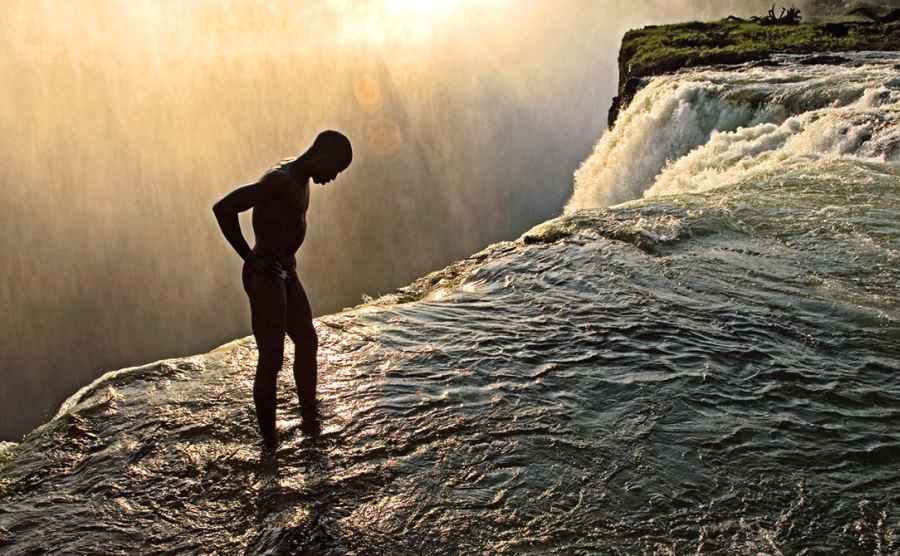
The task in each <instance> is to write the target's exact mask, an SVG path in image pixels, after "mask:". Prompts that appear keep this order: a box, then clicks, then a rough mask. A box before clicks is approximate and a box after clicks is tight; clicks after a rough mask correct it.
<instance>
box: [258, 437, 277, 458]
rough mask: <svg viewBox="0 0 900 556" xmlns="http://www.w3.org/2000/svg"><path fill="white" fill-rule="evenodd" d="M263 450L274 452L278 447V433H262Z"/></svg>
mask: <svg viewBox="0 0 900 556" xmlns="http://www.w3.org/2000/svg"><path fill="white" fill-rule="evenodd" d="M262 448H263V452H266V453H271V454H274V453H275V450H277V449H278V433H277V432H271V433H266V434H263V435H262Z"/></svg>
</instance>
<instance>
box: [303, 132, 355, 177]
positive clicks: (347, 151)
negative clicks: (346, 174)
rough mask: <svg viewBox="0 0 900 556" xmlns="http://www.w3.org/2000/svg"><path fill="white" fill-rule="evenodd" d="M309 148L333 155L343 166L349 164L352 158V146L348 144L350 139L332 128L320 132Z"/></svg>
mask: <svg viewBox="0 0 900 556" xmlns="http://www.w3.org/2000/svg"><path fill="white" fill-rule="evenodd" d="M309 150H310V151H313V152H325V153H327V154H329V155H333V156H334V157H335V160H336V161H338V162H340V163H342V166H343V167H344V168H346V167H347V166H350V162H351V161H352V160H353V147H351V146H350V140H349V139H347V136H346V135H344V134H343V133H341V132H340V131H334V130H333V129H326V130H325V131H323V132H322V133H320V134H319V135H318V136H317V137H316V140H315V141H313V144H312V147H310V148H309Z"/></svg>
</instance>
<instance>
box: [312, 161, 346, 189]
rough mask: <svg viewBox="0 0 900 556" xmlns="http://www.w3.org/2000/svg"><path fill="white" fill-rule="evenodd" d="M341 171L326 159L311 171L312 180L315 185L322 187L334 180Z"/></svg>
mask: <svg viewBox="0 0 900 556" xmlns="http://www.w3.org/2000/svg"><path fill="white" fill-rule="evenodd" d="M342 170H343V168H341V167H340V166H338V165H337V164H335V163H334V161H332V160H330V159H327V158H326V159H324V160H322V163H321V164H317V165H316V167H315V168H314V169H313V172H312V180H313V182H315V183H320V184H323V185H324V184H326V183H328V182H330V181H332V180H333V179H334V178H336V177H337V175H338V174H340V173H341V171H342Z"/></svg>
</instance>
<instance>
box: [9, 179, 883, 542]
mask: <svg viewBox="0 0 900 556" xmlns="http://www.w3.org/2000/svg"><path fill="white" fill-rule="evenodd" d="M830 168H831V170H830V173H827V174H821V175H819V176H817V177H816V178H815V182H814V187H813V186H812V185H813V183H812V182H811V181H810V180H811V179H812V178H810V177H809V176H805V175H803V174H802V173H797V174H791V173H788V174H785V175H781V176H778V177H777V178H776V179H773V180H772V181H768V182H759V183H755V184H745V185H741V186H735V187H729V188H724V189H721V190H718V191H716V192H713V193H710V194H708V195H707V196H705V197H699V196H686V197H670V198H664V199H658V200H656V201H655V202H654V203H649V202H643V203H639V204H635V205H630V206H628V207H621V208H618V209H615V210H606V211H604V210H599V211H592V212H579V213H575V214H573V215H570V216H567V217H565V218H563V219H560V220H557V221H553V222H551V223H549V224H547V225H545V226H542V227H539V228H538V229H536V230H534V231H532V232H530V233H529V234H527V235H526V236H525V237H524V238H523V240H522V241H519V242H516V243H501V244H497V245H495V246H493V247H491V248H489V249H487V250H486V251H483V252H481V253H479V254H477V255H475V256H473V257H472V258H470V259H468V260H466V261H464V262H461V263H459V264H456V265H453V266H451V267H448V269H446V270H444V271H441V272H439V273H436V274H433V275H430V276H428V277H426V278H423V279H421V280H420V281H418V282H416V283H414V284H413V285H412V286H410V287H409V288H406V289H404V290H401V291H400V292H398V293H397V294H395V295H394V296H390V297H388V298H383V299H381V300H379V301H377V302H375V303H372V304H369V305H366V306H362V307H359V308H357V309H356V310H353V311H349V312H345V313H340V314H337V315H332V316H328V317H323V318H320V319H319V320H318V321H317V328H318V330H319V334H320V338H321V347H320V351H319V357H320V369H321V372H320V388H321V397H322V404H321V405H322V413H323V417H324V419H323V422H322V430H321V434H319V435H318V436H317V437H311V436H308V435H305V434H303V432H302V431H300V430H299V426H300V419H299V414H298V413H297V411H296V409H295V401H294V393H293V387H292V384H291V383H290V373H288V372H284V373H282V375H281V379H282V380H281V382H280V384H279V408H280V414H279V417H280V421H279V427H280V429H281V431H282V443H281V445H280V447H279V449H278V452H277V454H276V457H275V459H274V460H265V461H260V452H259V448H258V446H257V444H256V443H257V434H256V430H255V419H254V416H253V409H252V404H251V387H252V377H253V368H254V365H255V357H256V352H255V350H254V347H253V344H252V340H250V339H245V340H241V341H239V342H236V343H233V344H230V345H226V346H224V347H223V348H221V349H220V350H218V351H215V352H213V353H211V354H208V355H205V356H198V357H194V358H189V359H182V360H172V361H167V362H161V363H156V364H153V365H149V366H147V367H143V368H140V369H135V370H126V371H123V372H121V373H120V374H118V375H114V376H108V377H107V378H105V379H103V380H101V381H99V382H98V383H96V384H95V385H94V386H92V387H90V388H89V389H87V390H86V391H85V392H83V393H82V394H81V395H80V396H79V397H76V398H73V400H72V403H71V404H70V407H69V408H68V409H67V411H66V412H65V413H63V414H62V415H60V416H59V417H58V418H57V419H55V420H54V421H53V422H51V423H50V424H49V425H47V426H46V427H45V428H43V429H42V430H40V431H38V432H36V433H35V434H33V435H32V436H31V437H29V439H27V440H26V441H25V442H24V443H23V444H22V445H20V446H19V447H18V448H16V449H14V451H13V455H12V459H13V463H12V464H10V465H8V466H7V467H6V468H5V469H4V471H3V475H2V477H3V478H2V479H0V481H2V483H0V489H2V490H0V500H2V506H3V510H4V511H3V512H2V513H0V542H2V543H4V544H3V545H2V546H3V547H4V548H5V549H7V550H9V551H10V552H11V553H13V554H16V553H30V552H33V551H40V550H41V549H49V548H55V549H58V550H61V551H65V552H91V551H97V550H104V551H111V552H115V551H128V550H129V549H130V548H132V547H134V546H141V547H144V548H145V549H147V550H167V551H168V550H171V551H202V552H205V551H220V552H239V551H245V550H246V551H249V552H251V553H257V552H264V551H266V550H274V551H276V552H279V553H294V552H299V551H302V550H306V551H309V552H312V553H319V554H342V553H389V554H421V553H423V552H424V551H435V552H438V553H445V552H448V551H450V552H455V551H459V552H461V553H482V552H488V553H518V552H538V553H547V552H551V553H552V552H557V553H571V552H577V551H584V552H588V553H622V554H634V553H641V552H648V553H654V552H661V553H669V552H674V553H687V552H695V551H700V552H704V553H705V552H713V553H723V554H735V553H739V554H757V553H775V554H778V553H783V554H789V553H797V552H799V551H800V550H801V549H804V548H806V549H810V550H813V551H821V552H824V553H846V552H853V553H893V552H895V551H897V550H898V549H900V545H898V544H897V542H898V541H897V533H898V526H897V520H898V515H897V513H896V498H897V496H898V491H897V484H900V482H898V481H900V474H898V469H897V466H896V461H897V457H898V454H900V433H898V430H900V427H898V425H900V388H898V386H897V381H896V376H897V373H898V371H900V365H898V360H900V353H898V350H897V345H898V340H900V296H898V290H897V287H896V284H897V283H898V281H900V273H898V265H897V264H896V256H897V255H896V253H897V251H896V246H897V242H898V240H900V228H898V226H897V222H898V221H900V209H898V207H900V174H898V173H897V171H896V168H892V167H890V166H888V165H880V166H873V165H870V164H861V163H858V162H853V161H844V162H840V163H835V164H834V165H832V166H831V167H830ZM853 175H856V176H862V175H865V176H867V177H868V178H869V179H867V180H849V179H848V176H853ZM773 207H777V223H778V225H775V224H776V221H775V220H773V217H772V214H773V213H772V211H773ZM860 207H863V208H860ZM820 209H822V210H825V209H827V210H828V211H829V213H830V214H831V215H832V217H831V219H830V220H829V221H828V222H823V221H822V219H821V217H820V216H819V213H818V211H819V210H820ZM435 292H437V293H436V294H435ZM288 359H290V353H289V356H288ZM286 365H287V366H289V365H290V361H287V362H286ZM7 457H8V456H7ZM51 514H52V515H53V519H47V516H48V515H51Z"/></svg>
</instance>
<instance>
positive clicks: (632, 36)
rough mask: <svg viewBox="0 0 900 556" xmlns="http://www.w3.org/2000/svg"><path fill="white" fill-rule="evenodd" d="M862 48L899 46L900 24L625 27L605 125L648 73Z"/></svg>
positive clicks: (737, 22)
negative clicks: (614, 91)
mask: <svg viewBox="0 0 900 556" xmlns="http://www.w3.org/2000/svg"><path fill="white" fill-rule="evenodd" d="M863 50H880V51H896V50H900V23H898V22H896V21H892V20H886V21H858V20H857V21H850V20H848V21H842V22H834V21H832V22H825V23H807V24H800V25H761V24H760V23H757V22H753V21H746V20H743V19H740V18H735V17H730V18H727V19H723V20H721V21H717V22H709V23H704V22H698V21H694V22H690V23H681V24H677V25H664V26H649V27H645V28H643V29H636V30H633V31H629V32H628V33H626V34H625V37H624V38H623V39H622V47H621V50H620V51H619V94H618V95H617V96H616V97H615V98H614V99H613V104H612V107H611V108H610V112H609V127H610V129H612V127H613V125H615V122H616V119H617V118H618V115H619V113H620V112H621V111H622V110H623V109H624V108H625V107H627V106H628V104H629V103H630V102H631V99H633V98H634V95H635V94H636V93H637V91H638V90H640V88H641V87H642V85H643V84H644V83H646V79H647V78H649V77H651V76H654V75H660V74H664V73H672V72H675V71H678V70H679V69H682V68H687V67H696V66H711V65H733V64H743V63H747V62H752V61H765V60H768V59H769V58H770V56H771V55H772V54H820V53H821V54H826V53H830V52H849V51H863ZM817 63H823V62H817ZM833 63H838V62H833Z"/></svg>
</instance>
